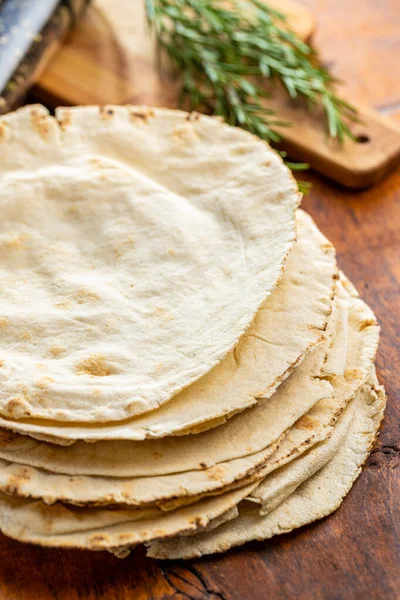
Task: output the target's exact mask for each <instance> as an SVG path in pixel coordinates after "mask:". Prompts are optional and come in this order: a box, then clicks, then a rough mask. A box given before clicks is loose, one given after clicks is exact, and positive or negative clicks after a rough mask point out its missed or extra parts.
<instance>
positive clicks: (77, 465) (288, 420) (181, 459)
mask: <svg viewBox="0 0 400 600" xmlns="http://www.w3.org/2000/svg"><path fill="white" fill-rule="evenodd" d="M324 359H325V350H324V348H323V346H319V347H318V348H316V349H315V350H314V351H313V352H311V353H309V354H308V355H307V356H306V358H305V359H304V361H303V362H302V364H301V365H300V367H298V369H297V370H296V371H295V372H294V373H293V374H292V376H291V377H290V378H289V379H288V380H287V381H285V382H284V383H283V384H282V385H281V386H280V387H279V389H278V391H277V392H276V393H275V394H274V396H273V397H272V398H270V399H269V400H266V401H265V402H264V403H260V404H259V405H257V406H255V407H253V408H252V409H250V410H248V411H246V412H244V413H241V414H239V415H236V416H235V417H233V418H232V419H230V420H229V421H228V422H227V423H226V424H225V425H223V426H221V427H219V428H217V429H213V430H211V431H207V432H204V433H202V434H199V435H197V436H194V437H192V436H185V437H182V438H177V439H174V438H166V439H163V440H147V441H142V442H130V443H129V444H130V445H131V446H133V447H129V444H128V442H108V443H106V442H102V443H101V442H99V443H97V444H86V445H83V446H81V447H79V446H77V444H74V445H72V446H68V447H66V448H63V447H57V446H54V447H53V446H48V445H47V446H46V447H44V448H43V444H45V442H41V443H40V442H36V441H34V440H29V439H27V440H24V438H22V436H21V437H20V438H19V443H20V447H22V452H23V454H24V457H25V458H26V460H24V461H21V460H20V459H17V454H18V450H17V448H16V446H17V444H18V442H17V444H14V440H11V449H10V445H9V444H8V443H7V435H9V434H7V433H6V435H5V436H4V437H3V443H2V444H1V446H2V447H1V450H0V452H1V453H2V455H3V456H7V457H8V458H10V457H11V456H14V459H13V460H12V461H10V460H9V461H8V462H9V464H8V465H6V467H5V470H4V471H3V473H2V476H0V479H2V484H0V487H2V488H3V490H4V491H8V492H9V493H19V494H21V495H28V496H31V495H33V496H35V495H36V497H37V495H39V497H42V496H44V497H47V498H48V501H49V502H51V501H52V500H54V499H63V500H68V499H69V500H72V499H73V498H75V500H77V501H79V502H84V503H88V502H99V501H100V499H101V498H102V497H103V499H105V500H106V501H108V503H113V502H121V500H122V499H123V498H124V499H125V502H126V503H129V502H131V503H142V502H143V503H144V502H150V501H155V500H156V499H157V498H158V499H161V498H165V497H171V496H172V497H174V496H179V495H190V493H192V494H193V493H196V492H198V486H200V487H201V489H202V490H203V491H204V486H205V484H207V485H208V487H209V489H212V488H217V487H221V486H222V485H227V484H228V483H230V482H231V481H232V478H233V479H237V478H238V477H239V475H238V473H243V475H242V476H244V474H246V472H248V471H249V470H250V469H254V468H256V467H257V466H259V464H260V463H262V462H264V461H265V460H266V458H267V457H268V456H269V455H270V454H271V453H272V451H273V450H274V449H275V447H272V448H271V445H273V444H275V443H276V442H279V438H280V436H281V435H282V433H284V432H285V431H286V430H287V429H288V428H289V427H291V426H292V425H293V424H294V423H295V422H296V421H297V420H298V418H299V417H300V416H302V415H303V414H305V413H306V412H307V411H308V410H309V409H310V408H311V407H312V406H314V405H315V404H316V403H317V402H318V401H320V400H322V399H323V398H327V397H329V396H331V395H332V386H331V384H330V383H329V382H328V381H325V380H320V379H319V378H318V373H319V371H320V369H321V366H322V364H323V361H324ZM24 441H26V444H25V443H24ZM100 444H101V447H100V448H99V446H100ZM13 446H14V448H15V450H16V451H14V452H13V450H12V447H13ZM29 446H30V447H31V452H26V450H27V448H28V447H29ZM257 453H258V456H257ZM243 457H248V458H247V459H246V460H239V462H238V463H236V465H232V464H227V463H228V461H231V462H232V461H234V460H235V459H242V458H243ZM131 459H132V460H131ZM17 460H18V462H19V463H20V465H19V466H17V465H15V463H16V461H17ZM30 464H31V465H32V464H35V466H36V467H38V466H39V467H40V469H42V470H43V471H42V472H39V471H38V470H36V469H35V468H34V467H29V466H28V465H30ZM44 469H45V471H44ZM188 471H194V472H193V473H192V474H191V475H190V474H188ZM52 472H53V473H54V472H58V473H62V474H64V476H63V477H57V476H55V477H54V478H53V482H51V478H52V475H51V473H52ZM127 473H129V477H130V478H131V480H130V481H128V480H127V479H124V480H122V481H121V482H118V481H115V479H116V478H117V477H118V475H121V474H123V476H125V477H126V474H127ZM234 473H236V476H234ZM105 474H106V475H107V479H105V480H101V479H97V478H96V479H93V475H97V476H98V475H100V476H102V477H104V475H105ZM84 475H85V476H86V477H84ZM196 486H197V488H196ZM105 493H106V497H104V494H105Z"/></svg>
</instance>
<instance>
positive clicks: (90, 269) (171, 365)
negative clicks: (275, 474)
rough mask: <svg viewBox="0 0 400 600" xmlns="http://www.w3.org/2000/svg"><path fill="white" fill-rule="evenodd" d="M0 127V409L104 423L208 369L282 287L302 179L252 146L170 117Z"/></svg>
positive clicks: (61, 115)
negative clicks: (268, 297)
mask: <svg viewBox="0 0 400 600" xmlns="http://www.w3.org/2000/svg"><path fill="white" fill-rule="evenodd" d="M57 118H58V120H57V119H55V118H53V117H51V116H49V115H48V113H47V111H46V110H45V109H44V108H43V107H40V106H35V107H25V108H22V109H20V110H18V111H17V112H15V113H10V114H8V115H6V116H4V117H2V118H1V119H0V198H1V201H0V212H1V222H0V303H1V314H0V345H1V354H0V364H1V367H0V414H1V415H2V416H3V417H5V418H7V419H11V420H19V419H24V418H40V419H51V420H54V421H57V422H60V423H63V422H71V423H74V422H86V423H105V422H114V421H119V420H121V419H126V418H128V417H132V416H133V415H138V414H141V413H145V412H146V411H149V410H152V409H155V408H157V407H158V406H160V405H161V404H163V403H165V402H166V401H167V400H169V399H170V398H171V397H172V396H173V395H175V394H176V393H177V392H179V391H180V390H181V389H183V388H186V387H187V386H188V385H189V384H191V383H193V382H194V381H196V380H197V379H199V378H200V377H201V376H202V375H204V374H205V373H207V372H208V371H210V369H211V368H212V367H214V366H215V365H216V364H217V363H218V362H219V361H220V360H221V359H222V358H223V357H224V356H225V355H226V354H227V353H228V352H229V351H230V350H231V349H232V347H233V346H234V345H235V344H236V343H237V341H238V339H239V338H240V336H241V335H242V334H243V333H244V331H245V330H246V329H247V327H248V326H249V324H250V322H251V321H252V319H253V317H254V315H255V313H256V311H257V310H258V308H259V306H260V305H261V303H262V302H263V301H264V300H265V299H266V297H267V296H269V295H270V293H271V292H272V290H273V289H274V288H275V286H276V284H277V281H278V279H279V278H280V276H281V272H282V267H283V262H284V259H285V257H286V255H287V254H288V252H289V250H290V249H291V247H292V245H293V242H294V239H295V210H296V208H297V205H298V202H299V194H298V191H297V186H296V183H295V181H294V179H293V177H292V176H291V174H290V171H289V169H287V167H286V166H285V165H284V164H283V162H282V160H281V159H280V157H278V155H277V154H276V153H275V152H274V151H273V150H271V148H269V146H268V145H267V144H266V143H264V142H263V141H261V140H260V139H259V138H257V137H255V136H252V135H251V134H249V133H246V132H245V131H243V130H241V129H238V128H233V127H230V126H228V125H226V124H223V123H221V122H220V121H219V120H217V119H213V118H211V117H206V116H200V115H193V114H192V115H190V114H188V113H185V112H182V111H174V110H167V109H154V110H153V109H138V108H134V107H108V108H106V109H101V108H99V107H77V108H72V109H64V110H59V111H58V112H57Z"/></svg>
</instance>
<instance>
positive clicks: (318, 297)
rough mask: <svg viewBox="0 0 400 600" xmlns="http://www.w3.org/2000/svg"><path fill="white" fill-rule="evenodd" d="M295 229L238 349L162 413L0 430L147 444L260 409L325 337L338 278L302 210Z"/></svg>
mask: <svg viewBox="0 0 400 600" xmlns="http://www.w3.org/2000/svg"><path fill="white" fill-rule="evenodd" d="M297 230H298V240H297V242H296V244H295V245H294V247H293V249H292V251H291V252H290V254H289V256H288V258H287V261H286V269H285V272H284V274H283V276H282V280H281V282H280V284H279V286H278V287H277V288H276V289H275V290H274V292H273V293H272V294H271V296H270V297H269V298H268V299H267V300H266V302H265V303H264V304H263V305H262V307H261V309H260V310H259V312H258V313H257V315H256V318H255V320H254V321H253V323H252V324H251V326H250V328H249V329H248V330H247V332H246V333H245V335H244V336H243V338H242V339H241V340H240V341H239V343H238V345H237V346H236V347H235V348H234V350H232V351H231V352H230V353H229V354H228V355H227V356H226V357H225V358H224V359H223V360H222V361H221V363H220V364H219V365H217V366H216V367H214V369H212V370H211V371H210V372H209V373H207V374H206V375H205V376H204V377H202V378H201V379H200V380H199V381H197V382H196V383H194V384H192V385H191V386H189V387H188V388H186V389H185V390H184V391H182V392H180V393H179V394H177V395H176V396H175V397H174V398H173V399H171V400H170V401H169V402H167V403H165V404H164V405H163V406H161V407H160V408H159V409H157V410H155V411H153V412H151V413H148V414H146V415H143V416H141V417H138V418H135V419H130V420H128V421H123V422H119V423H114V424H105V425H101V424H96V425H95V424H92V425H90V424H85V423H82V424H75V425H69V426H68V425H67V424H65V423H64V424H58V423H55V422H51V423H49V422H46V421H38V420H19V421H18V422H17V421H10V420H7V419H4V418H0V425H1V426H3V427H7V428H11V429H13V430H17V431H19V432H21V433H28V434H31V435H34V436H36V437H40V438H42V439H50V441H54V442H57V443H59V442H62V441H67V442H68V441H69V440H74V439H85V440H104V439H121V440H122V439H128V440H142V439H144V438H150V437H165V436H168V435H172V434H176V433H188V432H189V431H190V432H194V433H196V432H198V431H199V429H200V430H201V429H207V428H210V427H212V426H215V425H219V424H221V423H223V422H224V421H225V420H226V419H227V418H229V417H231V416H232V415H233V414H235V413H236V412H239V411H242V410H244V409H245V408H248V407H250V406H252V405H254V404H256V403H257V398H259V397H264V398H268V397H270V396H272V394H273V393H274V391H275V390H276V389H277V387H278V386H279V384H280V383H281V382H282V381H283V380H284V379H286V378H287V377H288V375H289V374H290V373H291V372H292V371H293V369H294V368H295V367H296V366H297V365H299V364H300V362H301V360H302V359H303V357H304V355H305V354H306V353H307V352H308V351H309V350H311V349H312V348H313V347H314V346H315V345H317V344H318V343H320V342H321V341H322V339H323V338H324V335H325V328H326V324H327V319H328V317H329V315H330V312H331V308H332V298H333V294H334V286H335V279H336V277H337V267H336V261H335V253H334V249H333V247H332V245H331V244H330V243H329V242H328V241H327V239H326V238H325V237H324V236H323V235H322V234H321V233H320V232H319V230H318V229H317V227H316V225H315V224H314V222H313V221H312V219H311V218H310V217H309V216H308V215H306V213H304V212H303V211H298V216H297ZM43 436H45V438H43ZM49 436H53V437H50V438H49Z"/></svg>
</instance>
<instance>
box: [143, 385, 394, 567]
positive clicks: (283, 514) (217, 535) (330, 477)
mask: <svg viewBox="0 0 400 600" xmlns="http://www.w3.org/2000/svg"><path fill="white" fill-rule="evenodd" d="M356 402H357V406H356V408H355V412H354V417H353V420H352V422H351V425H350V427H349V430H348V432H347V435H346V437H345V439H344V442H343V443H342V445H341V446H340V448H339V450H338V452H337V453H336V454H335V456H334V457H333V458H332V459H331V460H330V461H329V462H328V464H327V465H326V466H324V467H323V468H322V469H321V470H320V471H318V472H317V473H316V474H315V475H313V476H312V477H311V478H310V479H308V480H307V481H306V482H305V483H303V485H301V486H300V487H299V488H298V489H297V490H296V491H295V492H294V493H293V494H292V495H291V496H290V497H289V498H288V499H286V500H285V501H284V502H283V503H282V504H281V505H280V506H278V508H276V509H275V510H273V511H272V512H271V513H269V514H268V515H265V516H262V515H260V514H259V506H258V505H257V504H254V503H252V502H247V501H245V502H242V503H241V504H240V505H239V516H238V517H237V518H236V519H234V520H233V521H230V522H227V523H225V524H222V525H220V526H219V527H217V528H215V529H214V530H212V531H209V532H205V533H203V534H201V533H200V534H198V535H194V536H192V537H187V538H181V537H176V538H173V539H171V540H166V541H160V542H155V543H153V544H151V545H150V547H149V549H148V556H150V557H152V558H168V559H178V558H194V557H198V556H203V555H205V554H212V553H216V552H224V551H226V550H228V549H229V548H232V547H234V546H238V545H241V544H244V543H246V542H248V541H251V540H265V539H268V538H271V537H273V536H274V535H279V534H282V533H288V532H290V531H292V530H293V529H295V528H297V527H301V526H303V525H306V524H308V523H311V522H313V521H316V520H318V519H321V518H323V517H325V516H327V515H329V514H330V513H332V512H333V511H335V510H336V509H337V508H338V507H339V506H340V504H341V503H342V501H343V498H344V497H345V496H346V495H347V494H348V492H349V491H350V489H351V487H352V485H353V483H354V481H355V480H356V479H357V477H358V475H359V474H360V472H361V467H362V465H363V463H364V462H365V460H366V459H367V457H368V455H369V452H370V451H371V448H372V445H373V442H374V440H375V438H376V435H377V433H378V429H379V425H380V422H381V420H382V417H383V411H384V408H385V393H384V390H383V388H382V387H380V386H376V385H375V384H372V387H371V385H370V384H369V385H366V386H363V388H362V390H361V391H360V393H359V394H358V396H357V399H356Z"/></svg>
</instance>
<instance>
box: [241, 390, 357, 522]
mask: <svg viewBox="0 0 400 600" xmlns="http://www.w3.org/2000/svg"><path fill="white" fill-rule="evenodd" d="M356 407H357V401H355V400H353V401H351V402H350V405H349V406H348V407H347V408H346V409H345V411H344V413H343V414H342V415H341V417H340V418H339V420H338V421H337V423H336V424H335V427H334V428H333V430H332V433H331V435H330V436H329V437H328V438H327V439H326V440H324V441H321V442H319V443H318V444H316V445H314V446H313V447H312V448H311V449H310V450H309V451H308V452H306V453H304V454H302V455H301V456H300V457H299V458H297V459H296V460H293V461H291V462H290V463H289V464H287V465H285V466H283V467H281V468H279V469H278V470H277V471H273V472H272V473H271V475H269V476H268V477H266V478H265V479H264V480H263V481H262V483H261V484H260V485H259V486H258V487H257V488H256V489H255V490H254V492H253V493H252V495H251V498H252V499H254V500H257V501H258V503H259V504H261V508H260V514H261V515H267V514H269V513H270V512H272V511H273V510H274V508H276V507H277V506H279V505H280V504H282V502H283V501H284V500H286V498H288V497H289V496H290V495H291V494H293V492H294V491H295V490H296V489H297V488H298V487H299V486H300V485H301V484H302V483H304V481H306V480H307V479H309V478H310V477H312V476H313V475H314V474H315V473H316V472H317V471H319V470H320V469H321V468H322V467H324V466H325V465H326V464H327V463H328V462H329V461H330V460H331V459H332V458H333V457H334V456H335V454H336V453H337V452H338V450H339V448H340V445H341V444H342V443H343V441H344V439H345V437H346V435H347V433H348V430H349V427H350V424H351V421H352V419H353V417H354V411H355V409H356Z"/></svg>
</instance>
